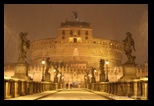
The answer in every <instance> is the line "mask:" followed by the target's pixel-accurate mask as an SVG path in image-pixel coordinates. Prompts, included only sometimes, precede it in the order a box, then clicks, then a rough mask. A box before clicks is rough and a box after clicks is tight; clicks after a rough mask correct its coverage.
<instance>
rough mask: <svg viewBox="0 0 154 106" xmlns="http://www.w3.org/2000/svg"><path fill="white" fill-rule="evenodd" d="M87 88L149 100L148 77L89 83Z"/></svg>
mask: <svg viewBox="0 0 154 106" xmlns="http://www.w3.org/2000/svg"><path fill="white" fill-rule="evenodd" d="M86 88H87V89H91V90H94V91H100V92H106V93H110V94H115V95H118V96H125V97H130V98H133V99H139V100H148V78H142V79H135V80H128V81H119V82H97V83H91V84H87V86H86Z"/></svg>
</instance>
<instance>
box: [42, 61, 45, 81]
mask: <svg viewBox="0 0 154 106" xmlns="http://www.w3.org/2000/svg"><path fill="white" fill-rule="evenodd" d="M42 64H43V71H42V81H44V78H45V75H44V64H45V61H44V59H43V60H42Z"/></svg>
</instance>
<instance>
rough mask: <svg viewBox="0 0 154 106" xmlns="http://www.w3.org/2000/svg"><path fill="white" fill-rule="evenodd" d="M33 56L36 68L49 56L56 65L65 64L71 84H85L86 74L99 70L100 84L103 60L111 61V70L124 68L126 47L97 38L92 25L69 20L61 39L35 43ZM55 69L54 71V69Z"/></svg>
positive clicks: (63, 25)
mask: <svg viewBox="0 0 154 106" xmlns="http://www.w3.org/2000/svg"><path fill="white" fill-rule="evenodd" d="M30 54H31V65H32V66H34V65H35V66H42V64H41V61H42V60H43V59H45V58H47V57H49V58H50V61H52V62H53V63H55V64H60V63H63V66H62V67H64V71H63V74H64V73H65V76H67V77H66V78H68V79H67V81H68V82H72V81H73V80H78V81H80V82H84V74H85V73H86V71H87V70H91V67H94V68H95V69H96V70H97V72H96V73H95V74H96V81H98V80H99V74H100V69H99V61H100V59H105V60H108V61H109V66H108V67H109V68H112V67H115V66H120V65H121V60H122V44H121V43H120V42H118V41H115V40H110V39H98V38H94V37H93V34H92V28H91V26H90V23H87V22H79V21H73V22H71V21H66V22H64V23H61V26H60V27H59V28H58V36H57V38H49V39H42V40H37V41H33V42H31V46H30ZM54 67H55V66H54V65H53V66H52V68H51V69H52V70H54ZM59 70H62V69H59ZM67 74H68V75H67Z"/></svg>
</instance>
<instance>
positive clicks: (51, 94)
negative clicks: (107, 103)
mask: <svg viewBox="0 0 154 106" xmlns="http://www.w3.org/2000/svg"><path fill="white" fill-rule="evenodd" d="M5 100H134V99H131V98H126V97H122V96H116V95H113V94H108V93H105V92H99V91H92V90H88V89H81V88H72V89H60V90H54V91H46V92H42V93H37V94H32V95H26V96H20V97H17V98H10V99H5Z"/></svg>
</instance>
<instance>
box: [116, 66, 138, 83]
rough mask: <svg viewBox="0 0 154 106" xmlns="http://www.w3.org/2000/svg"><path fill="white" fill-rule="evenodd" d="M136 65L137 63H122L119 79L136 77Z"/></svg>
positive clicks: (124, 79)
mask: <svg viewBox="0 0 154 106" xmlns="http://www.w3.org/2000/svg"><path fill="white" fill-rule="evenodd" d="M136 65H137V64H123V76H122V77H121V78H120V79H119V81H126V80H131V79H136V78H137V77H136Z"/></svg>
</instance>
